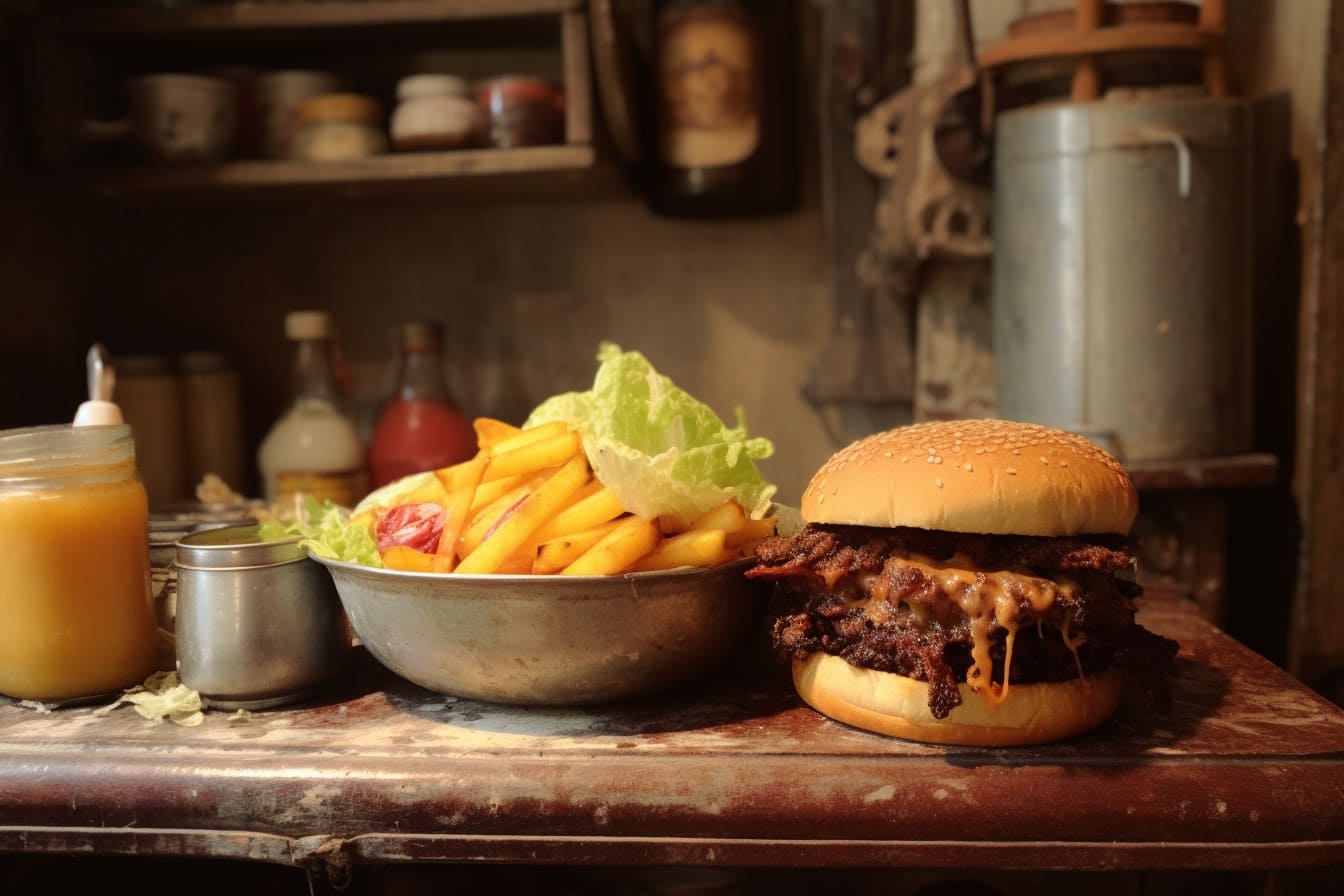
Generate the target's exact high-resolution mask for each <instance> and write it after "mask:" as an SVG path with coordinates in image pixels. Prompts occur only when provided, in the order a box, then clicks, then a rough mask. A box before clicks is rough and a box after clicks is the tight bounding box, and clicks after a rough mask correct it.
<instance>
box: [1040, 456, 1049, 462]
mask: <svg viewBox="0 0 1344 896" xmlns="http://www.w3.org/2000/svg"><path fill="white" fill-rule="evenodd" d="M1041 463H1043V464H1048V463H1050V460H1049V458H1047V457H1046V456H1045V455H1044V454H1042V455H1041Z"/></svg>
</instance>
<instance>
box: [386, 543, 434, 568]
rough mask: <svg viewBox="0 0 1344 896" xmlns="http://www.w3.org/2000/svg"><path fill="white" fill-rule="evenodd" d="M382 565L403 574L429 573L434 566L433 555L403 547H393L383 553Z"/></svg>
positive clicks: (399, 545)
mask: <svg viewBox="0 0 1344 896" xmlns="http://www.w3.org/2000/svg"><path fill="white" fill-rule="evenodd" d="M382 557H383V565H384V566H386V567H387V568H388V569H399V570H402V571H403V572H429V571H430V570H431V569H432V568H433V566H434V555H433V554H426V553H425V552H424V551H417V550H416V549H415V548H408V547H406V546H405V545H401V544H398V545H393V546H392V547H390V548H388V549H387V550H385V551H383V553H382Z"/></svg>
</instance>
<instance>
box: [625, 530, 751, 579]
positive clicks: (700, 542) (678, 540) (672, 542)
mask: <svg viewBox="0 0 1344 896" xmlns="http://www.w3.org/2000/svg"><path fill="white" fill-rule="evenodd" d="M725 535H726V533H725V532H724V531H723V530H722V529H687V530H686V531H685V532H683V533H681V534H680V535H673V536H672V537H670V538H664V539H663V540H662V541H661V542H659V543H658V547H656V548H654V549H653V550H652V551H650V552H649V553H647V554H645V555H644V556H643V557H641V558H640V559H639V560H637V561H636V562H635V563H634V565H633V566H631V567H630V571H631V572H646V571H648V570H653V569H675V568H677V567H678V566H718V565H719V564H720V563H722V562H724V561H725V560H730V559H732V557H733V555H734V553H735V552H733V551H731V550H729V549H728V548H727V547H726V546H725V545H724V536H725Z"/></svg>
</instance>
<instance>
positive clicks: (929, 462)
mask: <svg viewBox="0 0 1344 896" xmlns="http://www.w3.org/2000/svg"><path fill="white" fill-rule="evenodd" d="M924 463H926V464H931V463H933V458H931V457H926V458H924Z"/></svg>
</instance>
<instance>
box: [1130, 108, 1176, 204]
mask: <svg viewBox="0 0 1344 896" xmlns="http://www.w3.org/2000/svg"><path fill="white" fill-rule="evenodd" d="M1134 136H1136V137H1138V138H1139V139H1140V140H1143V141H1145V142H1148V143H1170V144H1171V146H1172V147H1173V148H1174V149H1175V150H1176V191H1177V192H1178V193H1179V194H1180V196H1181V198H1182V199H1188V198H1189V197H1190V144H1189V143H1188V142H1186V139H1185V135H1184V134H1182V133H1181V132H1180V131H1177V130H1174V129H1172V128H1164V127H1159V126H1156V125H1151V126H1149V127H1143V128H1139V129H1138V130H1137V131H1135V132H1134Z"/></svg>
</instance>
